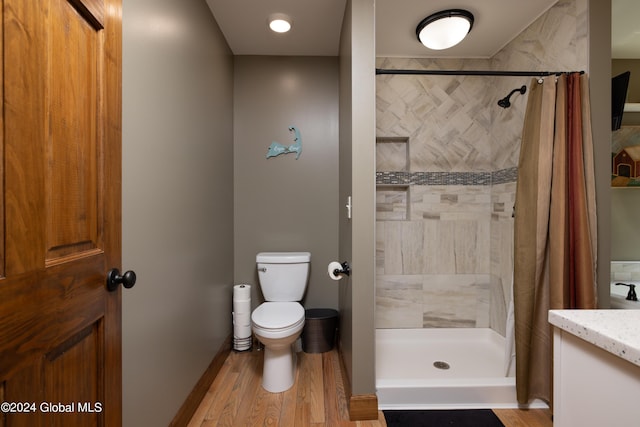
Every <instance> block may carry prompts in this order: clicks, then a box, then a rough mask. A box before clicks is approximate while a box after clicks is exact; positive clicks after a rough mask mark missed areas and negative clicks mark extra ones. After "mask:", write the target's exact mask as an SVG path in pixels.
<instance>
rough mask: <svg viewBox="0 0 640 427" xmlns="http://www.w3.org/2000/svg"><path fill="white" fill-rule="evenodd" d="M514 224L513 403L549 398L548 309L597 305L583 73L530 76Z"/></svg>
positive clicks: (591, 174)
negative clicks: (514, 392) (514, 360)
mask: <svg viewBox="0 0 640 427" xmlns="http://www.w3.org/2000/svg"><path fill="white" fill-rule="evenodd" d="M530 88H531V90H530V94H529V99H528V102H527V110H526V113H525V123H524V127H523V131H522V146H521V149H520V161H519V165H518V180H517V186H516V201H515V203H516V205H515V206H516V207H515V224H514V283H513V299H514V310H515V341H516V389H517V397H518V402H519V403H521V404H526V403H528V402H530V401H531V400H532V399H535V398H538V399H541V400H544V401H546V402H547V403H549V404H551V402H552V354H553V353H552V347H551V346H552V328H551V326H550V325H549V323H548V321H547V316H548V310H549V309H562V308H595V307H596V279H595V262H596V217H595V181H594V169H593V144H592V139H591V120H590V106H589V91H588V77H587V75H586V74H582V75H581V74H579V73H571V74H568V75H564V74H563V75H560V76H558V77H557V79H556V78H554V77H548V78H545V79H542V80H536V79H533V80H532V83H531V86H530Z"/></svg>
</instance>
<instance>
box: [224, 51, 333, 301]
mask: <svg viewBox="0 0 640 427" xmlns="http://www.w3.org/2000/svg"><path fill="white" fill-rule="evenodd" d="M234 67H235V83H234V123H235V124H234V171H235V172H234V178H233V188H234V194H235V200H234V206H235V224H234V236H235V257H234V258H235V264H234V269H235V282H236V283H250V284H253V285H254V286H252V294H253V295H252V297H253V298H252V300H253V302H252V305H253V306H254V307H255V306H256V305H258V304H259V303H260V302H261V301H262V294H261V292H260V291H259V286H258V279H257V273H256V264H255V262H256V254H257V253H258V252H263V251H266V252H273V251H308V252H311V274H310V279H309V285H308V288H307V293H306V296H305V299H304V301H303V303H304V305H305V307H306V308H317V307H328V308H337V307H338V284H337V282H335V281H332V280H331V279H330V278H329V276H328V275H327V266H328V264H329V262H331V261H333V260H336V259H337V256H338V59H337V57H273V56H237V57H235V65H234ZM289 126H295V127H297V128H298V130H299V131H300V133H301V138H302V153H301V155H300V157H299V158H298V159H296V155H295V154H281V155H280V156H277V157H271V158H269V159H267V158H266V154H267V148H268V147H269V145H270V144H271V142H273V141H276V142H279V143H280V144H283V145H287V146H288V145H291V144H293V142H294V141H293V138H294V133H293V132H290V131H289V130H288V128H289Z"/></svg>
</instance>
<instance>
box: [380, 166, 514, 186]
mask: <svg viewBox="0 0 640 427" xmlns="http://www.w3.org/2000/svg"><path fill="white" fill-rule="evenodd" d="M517 178H518V168H517V167H514V168H509V169H502V170H499V171H494V172H376V184H378V185H410V184H411V185H494V184H505V183H508V182H515V181H516V180H517Z"/></svg>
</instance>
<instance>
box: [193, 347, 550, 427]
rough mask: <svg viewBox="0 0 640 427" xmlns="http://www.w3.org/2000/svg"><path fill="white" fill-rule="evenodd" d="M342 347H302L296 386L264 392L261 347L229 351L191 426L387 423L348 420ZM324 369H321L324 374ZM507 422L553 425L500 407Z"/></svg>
mask: <svg viewBox="0 0 640 427" xmlns="http://www.w3.org/2000/svg"><path fill="white" fill-rule="evenodd" d="M338 357H339V356H338V352H337V351H336V350H335V349H334V350H332V351H329V352H326V353H321V354H308V353H298V372H297V378H296V382H295V383H294V385H293V387H292V388H291V389H289V390H287V391H285V392H283V393H269V392H266V391H265V390H264V389H263V388H262V386H261V385H260V381H261V378H262V361H263V352H262V351H255V350H254V351H251V352H245V353H235V352H231V353H230V354H229V357H228V358H227V360H226V361H225V363H224V365H223V367H222V369H221V370H220V372H219V374H218V375H217V377H216V379H215V380H214V382H213V384H211V387H210V388H209V391H208V392H207V394H206V395H205V397H204V399H203V400H202V402H201V403H200V406H199V407H198V409H197V411H196V412H195V414H194V415H193V418H192V419H191V421H190V422H189V424H188V427H205V426H206V427H213V426H229V427H240V426H247V427H254V426H282V427H298V426H301V427H307V426H309V427H320V426H323V427H324V426H331V427H334V426H339V427H347V426H354V427H385V426H386V425H387V423H386V422H385V420H384V415H383V413H382V411H380V412H379V413H378V419H377V420H372V421H349V414H348V408H347V400H346V397H345V393H344V389H343V388H342V378H341V372H340V367H339V366H340V364H339V359H338ZM320 373H321V375H320ZM494 412H495V413H496V415H497V416H498V417H499V418H500V420H501V421H502V423H503V424H504V425H505V427H551V426H553V423H552V421H551V415H550V412H549V411H548V410H542V409H532V410H527V411H523V410H517V409H500V410H498V409H496V410H494Z"/></svg>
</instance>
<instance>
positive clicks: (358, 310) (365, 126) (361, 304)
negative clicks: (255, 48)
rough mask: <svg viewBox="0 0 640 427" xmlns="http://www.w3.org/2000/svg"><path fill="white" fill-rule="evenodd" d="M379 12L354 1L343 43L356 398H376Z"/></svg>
mask: <svg viewBox="0 0 640 427" xmlns="http://www.w3.org/2000/svg"><path fill="white" fill-rule="evenodd" d="M374 23H375V7H374V0H349V1H347V8H346V11H345V18H344V23H343V28H342V38H341V41H340V61H341V64H340V91H341V93H340V205H341V207H342V206H343V205H344V204H346V198H347V197H348V196H349V195H351V196H352V206H353V210H352V219H351V220H348V219H347V218H346V216H345V212H344V211H341V212H340V257H341V259H343V260H347V261H349V262H350V263H351V267H352V269H353V273H352V275H351V277H350V278H349V279H348V280H342V281H340V310H341V312H342V314H341V322H342V325H343V327H342V328H343V329H342V331H343V333H342V336H341V348H342V352H343V355H344V359H345V360H344V362H345V366H346V369H347V375H348V376H349V380H350V382H351V388H352V394H354V395H365V394H373V393H375V329H374V320H375V312H374V310H375V249H376V245H375V137H376V135H375V117H376V115H375V91H376V87H375V74H374V69H375V25H374Z"/></svg>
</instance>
